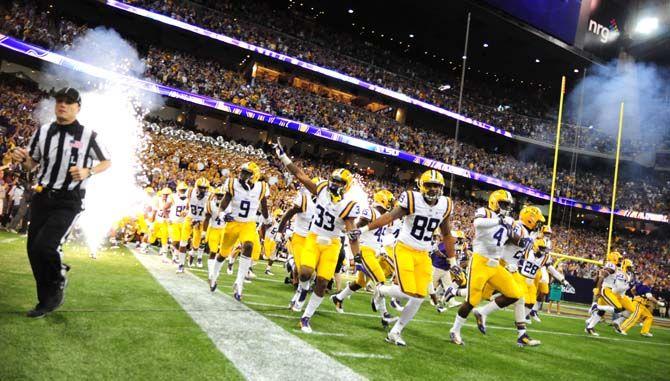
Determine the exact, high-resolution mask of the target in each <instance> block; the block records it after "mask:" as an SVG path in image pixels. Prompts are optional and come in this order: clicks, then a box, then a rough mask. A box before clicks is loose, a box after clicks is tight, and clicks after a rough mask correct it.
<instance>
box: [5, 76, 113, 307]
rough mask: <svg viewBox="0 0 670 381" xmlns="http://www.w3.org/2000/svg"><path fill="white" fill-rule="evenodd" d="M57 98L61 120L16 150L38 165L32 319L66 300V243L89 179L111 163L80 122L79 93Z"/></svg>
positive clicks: (19, 157)
mask: <svg viewBox="0 0 670 381" xmlns="http://www.w3.org/2000/svg"><path fill="white" fill-rule="evenodd" d="M55 98H56V107H55V113H56V121H55V122H53V123H51V124H46V125H44V126H41V127H40V128H39V129H38V130H37V131H35V134H34V135H33V136H32V138H31V139H30V143H29V145H28V147H27V148H15V149H14V150H13V151H12V159H13V160H14V161H16V162H20V163H21V164H22V165H23V168H24V169H25V170H27V171H32V170H33V169H35V168H37V171H36V177H37V186H36V193H35V196H34V197H33V199H32V205H31V208H30V210H31V212H30V225H29V227H28V259H29V260H30V266H31V267H32V270H33V276H34V277H35V283H36V285H37V301H38V303H37V305H36V306H35V308H33V309H32V310H30V311H28V314H27V316H28V317H31V318H40V317H44V316H45V315H46V314H48V313H50V312H52V311H54V310H55V309H57V308H58V307H60V306H61V305H62V304H63V300H64V290H65V286H66V285H67V278H66V277H65V275H66V272H67V271H68V270H69V267H68V266H67V265H64V264H63V263H62V262H61V256H62V254H63V253H62V248H61V245H62V244H63V242H65V238H66V237H67V235H68V234H69V232H70V229H71V228H72V226H73V225H74V222H75V219H76V218H77V215H79V213H80V212H81V211H82V210H83V208H82V201H83V199H84V195H85V193H86V183H87V181H86V180H87V179H88V178H89V177H91V176H94V175H95V174H97V173H100V172H102V171H104V170H106V169H107V168H109V166H110V165H111V162H110V161H109V154H108V153H107V151H105V149H104V148H103V147H102V146H101V145H100V144H99V143H98V140H97V138H96V136H97V135H96V133H95V132H94V131H93V130H92V129H90V128H88V127H84V126H82V125H81V124H79V122H78V121H77V114H78V113H79V110H80V108H81V97H80V96H79V92H78V91H77V90H75V89H73V88H71V87H66V88H63V89H61V90H59V91H58V92H57V93H56V96H55ZM96 163H97V164H96Z"/></svg>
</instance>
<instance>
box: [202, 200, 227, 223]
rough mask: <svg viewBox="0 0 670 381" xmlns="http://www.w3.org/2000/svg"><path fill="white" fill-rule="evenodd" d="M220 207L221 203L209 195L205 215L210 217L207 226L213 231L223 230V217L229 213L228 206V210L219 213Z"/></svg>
mask: <svg viewBox="0 0 670 381" xmlns="http://www.w3.org/2000/svg"><path fill="white" fill-rule="evenodd" d="M220 206H221V201H219V200H217V199H216V196H215V195H211V196H210V197H209V201H208V202H207V214H209V215H210V217H209V225H208V226H209V227H211V228H213V229H220V228H223V227H224V226H225V225H226V222H225V220H224V216H225V215H226V213H228V212H230V206H228V209H226V210H225V211H221V212H220V213H219V207H220Z"/></svg>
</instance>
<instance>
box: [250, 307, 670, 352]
mask: <svg viewBox="0 0 670 381" xmlns="http://www.w3.org/2000/svg"><path fill="white" fill-rule="evenodd" d="M245 303H246V304H249V305H254V306H261V307H278V308H286V306H280V305H277V304H268V303H256V302H245ZM319 313H325V314H340V315H351V316H359V317H365V318H373V319H379V315H374V314H365V313H358V312H344V313H339V312H337V311H328V310H324V309H320V310H319ZM471 319H474V318H471ZM412 322H417V323H426V324H440V325H448V326H451V324H452V322H451V321H439V320H428V319H413V320H412ZM465 326H467V327H476V324H465ZM486 327H487V328H493V329H500V330H505V331H516V328H514V327H503V326H499V325H491V324H487V325H486ZM528 332H537V333H540V334H548V335H557V336H573V337H583V338H587V339H597V340H611V341H624V342H631V343H638V344H649V345H660V346H670V343H659V342H654V341H651V340H634V339H626V338H623V337H621V338H619V337H603V336H588V335H586V334H578V333H570V332H557V331H545V330H542V329H533V328H530V327H529V328H528ZM652 340H653V339H652Z"/></svg>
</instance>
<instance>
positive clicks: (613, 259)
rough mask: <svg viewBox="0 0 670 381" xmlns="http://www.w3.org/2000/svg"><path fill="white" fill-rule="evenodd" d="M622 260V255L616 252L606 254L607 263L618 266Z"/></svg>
mask: <svg viewBox="0 0 670 381" xmlns="http://www.w3.org/2000/svg"><path fill="white" fill-rule="evenodd" d="M622 258H623V255H621V253H619V252H618V251H610V252H609V253H608V254H607V262H609V263H612V264H615V265H618V264H619V262H620V261H621V259H622Z"/></svg>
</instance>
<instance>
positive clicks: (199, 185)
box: [195, 177, 209, 198]
mask: <svg viewBox="0 0 670 381" xmlns="http://www.w3.org/2000/svg"><path fill="white" fill-rule="evenodd" d="M195 188H196V190H197V192H198V193H197V195H198V198H203V197H205V193H207V189H208V188H209V181H207V179H206V178H204V177H201V178H199V179H197V180H196V181H195Z"/></svg>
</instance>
